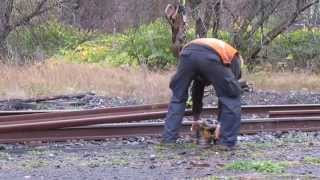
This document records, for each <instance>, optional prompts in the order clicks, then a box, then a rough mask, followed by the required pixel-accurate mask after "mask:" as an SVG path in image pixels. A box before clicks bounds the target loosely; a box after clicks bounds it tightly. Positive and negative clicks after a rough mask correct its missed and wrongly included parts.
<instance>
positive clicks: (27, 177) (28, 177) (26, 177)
mask: <svg viewBox="0 0 320 180" xmlns="http://www.w3.org/2000/svg"><path fill="white" fill-rule="evenodd" d="M23 178H24V179H30V178H31V176H24V177H23Z"/></svg>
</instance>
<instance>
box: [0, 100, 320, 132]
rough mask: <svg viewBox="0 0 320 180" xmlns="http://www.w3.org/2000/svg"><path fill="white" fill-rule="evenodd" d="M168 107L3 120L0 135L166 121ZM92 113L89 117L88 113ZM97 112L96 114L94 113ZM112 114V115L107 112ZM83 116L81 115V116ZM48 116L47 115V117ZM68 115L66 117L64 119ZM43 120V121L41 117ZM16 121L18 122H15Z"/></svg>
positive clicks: (257, 109) (258, 108)
mask: <svg viewBox="0 0 320 180" xmlns="http://www.w3.org/2000/svg"><path fill="white" fill-rule="evenodd" d="M164 107H165V105H163V104H160V105H151V106H150V105H145V106H129V107H122V108H109V109H99V110H85V111H78V112H63V113H58V115H57V114H31V115H20V116H8V117H7V119H6V118H5V117H1V118H0V119H2V121H0V132H2V133H3V132H14V131H25V130H33V131H39V130H49V129H57V128H66V127H74V126H86V125H93V124H104V123H120V122H133V121H142V120H150V119H159V118H164V117H165V115H166V113H167V111H163V110H162V109H163V108H164ZM301 107H303V108H306V107H308V108H311V109H312V108H315V107H318V105H280V106H279V105H277V106H275V105H272V106H270V105H269V106H247V107H243V111H245V112H262V111H263V112H265V111H268V110H270V109H278V110H279V109H284V108H286V109H299V108H301ZM215 110H217V108H216V107H213V108H205V109H204V112H205V113H209V112H211V113H212V111H215ZM87 112H90V113H89V114H86V113H87ZM91 112H96V114H91ZM108 112H109V113H108ZM79 114H80V115H79ZM44 115H45V116H44ZM62 115H66V116H62ZM185 115H186V116H190V115H192V112H191V110H187V111H186V113H185ZM39 117H40V118H39ZM41 117H42V118H41ZM15 118H16V119H15Z"/></svg>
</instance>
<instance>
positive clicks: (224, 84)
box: [199, 60, 241, 146]
mask: <svg viewBox="0 0 320 180" xmlns="http://www.w3.org/2000/svg"><path fill="white" fill-rule="evenodd" d="M199 67H200V69H201V73H202V74H203V76H205V78H206V79H208V80H209V81H210V82H211V83H212V84H213V85H214V88H215V90H216V94H217V96H218V98H219V117H218V121H219V122H220V123H221V129H220V131H221V136H220V143H221V144H222V145H226V146H234V145H235V144H236V141H237V136H238V134H239V129H240V119H241V106H240V105H241V103H240V86H239V84H238V81H237V80H236V78H235V77H234V75H233V73H232V72H231V69H230V68H228V67H225V66H224V65H222V64H221V63H220V62H218V61H214V60H202V61H201V63H200V64H199Z"/></svg>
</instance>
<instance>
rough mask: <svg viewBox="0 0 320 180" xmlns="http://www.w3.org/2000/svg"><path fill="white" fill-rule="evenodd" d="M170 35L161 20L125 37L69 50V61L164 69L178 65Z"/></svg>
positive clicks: (109, 37) (97, 40) (106, 38)
mask: <svg viewBox="0 0 320 180" xmlns="http://www.w3.org/2000/svg"><path fill="white" fill-rule="evenodd" d="M170 46H171V32H170V31H169V27H168V26H167V25H166V24H165V23H164V22H162V21H161V20H158V21H155V22H154V23H151V24H148V25H141V26H140V27H139V28H132V29H129V30H128V31H126V32H125V33H122V34H116V35H101V36H99V37H97V38H95V39H94V40H92V41H88V42H85V43H82V44H80V45H78V46H77V47H76V48H75V49H73V50H66V51H64V52H63V55H64V57H65V58H66V59H68V60H73V61H78V62H105V63H108V64H112V65H124V64H128V65H146V66H148V67H149V68H165V67H167V66H168V65H172V64H175V62H176V59H175V58H174V56H173V54H172V52H171V50H170Z"/></svg>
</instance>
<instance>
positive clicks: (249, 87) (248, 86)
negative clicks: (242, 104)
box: [238, 79, 253, 92]
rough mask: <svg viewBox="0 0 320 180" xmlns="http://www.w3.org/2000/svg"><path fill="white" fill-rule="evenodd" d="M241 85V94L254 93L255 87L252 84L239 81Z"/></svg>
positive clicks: (242, 80)
mask: <svg viewBox="0 0 320 180" xmlns="http://www.w3.org/2000/svg"><path fill="white" fill-rule="evenodd" d="M238 82H239V84H240V87H241V92H252V91H253V87H252V84H248V82H247V81H246V80H244V79H239V81H238Z"/></svg>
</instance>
